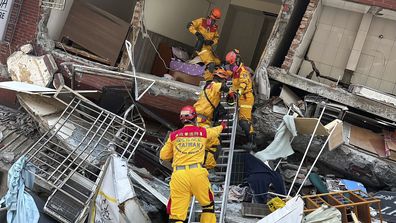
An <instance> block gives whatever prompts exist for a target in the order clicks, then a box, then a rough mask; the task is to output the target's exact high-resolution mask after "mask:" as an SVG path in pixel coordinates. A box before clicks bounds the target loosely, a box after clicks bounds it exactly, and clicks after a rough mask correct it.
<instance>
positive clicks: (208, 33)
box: [188, 18, 219, 45]
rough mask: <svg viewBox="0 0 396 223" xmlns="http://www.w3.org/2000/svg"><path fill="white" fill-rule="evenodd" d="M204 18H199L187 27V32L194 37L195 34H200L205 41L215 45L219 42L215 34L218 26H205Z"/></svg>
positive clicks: (217, 35)
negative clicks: (210, 41)
mask: <svg viewBox="0 0 396 223" xmlns="http://www.w3.org/2000/svg"><path fill="white" fill-rule="evenodd" d="M206 21H207V19H206V18H199V19H196V20H194V21H192V22H191V25H190V26H189V27H188V31H190V32H191V33H192V34H194V35H195V33H196V32H200V33H201V34H202V35H203V37H204V38H205V40H212V41H213V45H216V44H217V43H218V41H219V33H218V32H217V29H218V26H217V25H216V24H215V25H212V26H210V25H207V23H206Z"/></svg>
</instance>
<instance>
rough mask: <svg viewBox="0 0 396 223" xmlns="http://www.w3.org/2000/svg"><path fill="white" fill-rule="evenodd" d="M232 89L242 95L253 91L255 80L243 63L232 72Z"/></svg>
mask: <svg viewBox="0 0 396 223" xmlns="http://www.w3.org/2000/svg"><path fill="white" fill-rule="evenodd" d="M232 89H233V90H234V91H235V92H238V93H239V94H240V95H244V94H246V93H249V92H253V82H252V78H251V76H250V72H249V71H248V70H247V69H246V67H245V66H244V65H243V64H242V63H241V65H240V66H239V67H238V69H237V70H236V71H234V72H233V74H232Z"/></svg>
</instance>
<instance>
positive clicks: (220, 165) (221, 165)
mask: <svg viewBox="0 0 396 223" xmlns="http://www.w3.org/2000/svg"><path fill="white" fill-rule="evenodd" d="M216 167H227V164H226V163H225V164H217V165H216Z"/></svg>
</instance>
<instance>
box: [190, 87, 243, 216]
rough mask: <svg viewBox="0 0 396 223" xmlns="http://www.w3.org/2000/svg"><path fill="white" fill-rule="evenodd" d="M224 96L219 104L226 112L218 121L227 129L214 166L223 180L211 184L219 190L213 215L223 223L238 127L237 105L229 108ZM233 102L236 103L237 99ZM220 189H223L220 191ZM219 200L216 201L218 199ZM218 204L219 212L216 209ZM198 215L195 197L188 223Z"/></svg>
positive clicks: (198, 207)
mask: <svg viewBox="0 0 396 223" xmlns="http://www.w3.org/2000/svg"><path fill="white" fill-rule="evenodd" d="M226 96H227V95H226V94H222V97H221V101H220V103H221V104H222V105H223V106H224V108H225V109H226V110H227V111H228V112H227V115H226V117H225V119H223V120H220V121H227V123H228V124H227V128H225V129H224V130H223V132H222V133H221V135H220V137H221V146H222V150H221V151H220V156H219V157H218V159H217V165H216V168H215V169H216V175H217V176H222V177H224V180H222V181H219V182H211V183H212V185H217V188H219V190H217V191H213V193H214V195H215V196H214V197H215V201H214V202H215V213H216V217H217V220H218V222H220V223H223V222H225V215H226V211H227V202H228V190H229V186H230V181H231V170H232V161H233V155H234V145H235V137H236V132H237V126H238V105H237V103H235V104H234V105H233V106H230V105H228V104H227V102H226ZM235 101H238V100H237V99H236V100H235ZM221 188H223V189H222V190H221ZM219 197H220V200H218V199H216V198H219ZM219 204H220V210H218V209H216V207H217V206H219ZM199 213H202V210H201V208H200V205H199V203H198V201H197V200H196V199H195V196H194V197H193V199H192V202H191V207H190V214H189V217H188V222H189V223H192V222H199V218H198V217H199Z"/></svg>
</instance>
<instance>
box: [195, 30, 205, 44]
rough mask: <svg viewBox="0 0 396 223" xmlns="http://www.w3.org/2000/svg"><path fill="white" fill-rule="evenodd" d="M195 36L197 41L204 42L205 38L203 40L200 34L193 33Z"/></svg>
mask: <svg viewBox="0 0 396 223" xmlns="http://www.w3.org/2000/svg"><path fill="white" fill-rule="evenodd" d="M195 36H197V38H198V40H199V41H202V42H204V41H205V38H204V36H203V35H202V33H200V32H196V33H195Z"/></svg>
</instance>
